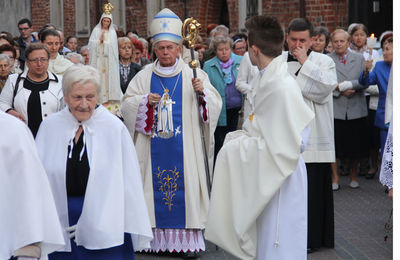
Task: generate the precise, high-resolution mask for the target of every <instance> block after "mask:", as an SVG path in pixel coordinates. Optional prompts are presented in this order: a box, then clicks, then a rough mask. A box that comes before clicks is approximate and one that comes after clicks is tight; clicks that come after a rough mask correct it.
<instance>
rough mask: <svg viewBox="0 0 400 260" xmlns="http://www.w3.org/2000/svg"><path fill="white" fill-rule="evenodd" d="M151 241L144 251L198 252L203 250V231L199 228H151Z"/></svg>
mask: <svg viewBox="0 0 400 260" xmlns="http://www.w3.org/2000/svg"><path fill="white" fill-rule="evenodd" d="M153 236H154V239H153V241H151V242H150V247H151V248H150V249H146V250H145V251H146V252H160V251H161V252H165V251H168V252H170V253H172V252H177V253H180V252H183V253H186V252H200V251H205V248H206V246H205V243H204V238H203V233H202V232H201V230H200V229H160V228H155V229H153Z"/></svg>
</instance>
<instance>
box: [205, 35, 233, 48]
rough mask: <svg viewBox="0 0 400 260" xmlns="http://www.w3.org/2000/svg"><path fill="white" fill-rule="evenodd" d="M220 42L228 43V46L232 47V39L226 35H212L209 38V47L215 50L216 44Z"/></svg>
mask: <svg viewBox="0 0 400 260" xmlns="http://www.w3.org/2000/svg"><path fill="white" fill-rule="evenodd" d="M221 43H229V46H230V47H231V49H232V47H233V40H232V38H230V37H227V36H217V37H214V38H213V39H212V40H211V44H210V47H211V48H212V49H213V50H214V51H216V50H217V47H218V45H219V44H221Z"/></svg>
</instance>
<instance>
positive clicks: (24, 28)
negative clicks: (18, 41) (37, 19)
mask: <svg viewBox="0 0 400 260" xmlns="http://www.w3.org/2000/svg"><path fill="white" fill-rule="evenodd" d="M29 29H30V27H18V30H20V31H26V30H29Z"/></svg>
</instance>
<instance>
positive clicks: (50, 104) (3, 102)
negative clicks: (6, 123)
mask: <svg viewBox="0 0 400 260" xmlns="http://www.w3.org/2000/svg"><path fill="white" fill-rule="evenodd" d="M25 55H26V63H25V64H26V65H27V66H28V69H27V70H26V71H24V72H23V73H22V74H12V75H10V76H9V78H8V80H7V81H6V84H5V85H4V88H3V90H2V92H1V94H0V109H1V110H3V111H5V112H7V113H9V114H11V115H13V116H15V117H18V118H19V119H21V120H22V121H24V122H26V123H27V124H28V127H29V128H30V129H31V131H32V134H33V136H36V133H37V131H38V129H39V126H40V124H41V122H42V121H43V120H44V119H45V118H46V117H47V116H49V115H50V114H52V113H54V112H57V111H59V110H61V109H62V108H63V107H64V103H63V95H62V91H61V77H60V76H57V75H55V74H54V73H52V72H50V71H48V66H49V59H50V52H49V50H48V49H47V47H46V46H44V45H43V44H41V43H32V44H30V45H29V46H28V48H26V50H25Z"/></svg>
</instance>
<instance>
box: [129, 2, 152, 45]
mask: <svg viewBox="0 0 400 260" xmlns="http://www.w3.org/2000/svg"><path fill="white" fill-rule="evenodd" d="M125 7H126V13H125V17H126V30H127V31H128V30H132V29H134V30H136V31H137V32H138V34H139V35H140V36H143V37H147V9H146V8H147V7H146V1H145V0H136V1H135V0H126V4H125Z"/></svg>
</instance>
